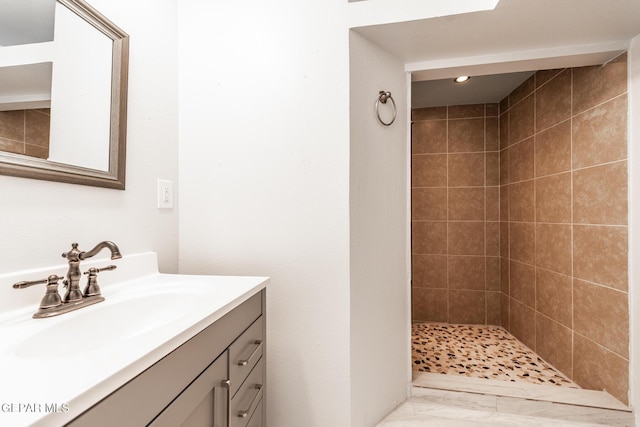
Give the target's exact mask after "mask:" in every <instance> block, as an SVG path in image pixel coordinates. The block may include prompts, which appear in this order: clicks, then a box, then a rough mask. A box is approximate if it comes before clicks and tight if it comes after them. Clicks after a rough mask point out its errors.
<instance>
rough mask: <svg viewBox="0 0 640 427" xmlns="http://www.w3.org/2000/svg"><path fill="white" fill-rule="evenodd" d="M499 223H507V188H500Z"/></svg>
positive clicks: (506, 186)
mask: <svg viewBox="0 0 640 427" xmlns="http://www.w3.org/2000/svg"><path fill="white" fill-rule="evenodd" d="M500 221H509V186H508V185H502V186H500Z"/></svg>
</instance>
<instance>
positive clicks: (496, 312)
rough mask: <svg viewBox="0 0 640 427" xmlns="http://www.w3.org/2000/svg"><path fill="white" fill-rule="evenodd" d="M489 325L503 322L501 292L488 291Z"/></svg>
mask: <svg viewBox="0 0 640 427" xmlns="http://www.w3.org/2000/svg"><path fill="white" fill-rule="evenodd" d="M486 295H487V320H486V322H487V325H496V326H498V325H500V324H501V323H502V313H501V311H502V310H501V294H500V292H487V293H486Z"/></svg>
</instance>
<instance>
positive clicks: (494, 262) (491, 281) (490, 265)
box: [485, 256, 500, 325]
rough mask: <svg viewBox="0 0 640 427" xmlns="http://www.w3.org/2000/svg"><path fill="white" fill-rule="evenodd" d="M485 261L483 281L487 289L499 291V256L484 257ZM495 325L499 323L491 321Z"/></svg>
mask: <svg viewBox="0 0 640 427" xmlns="http://www.w3.org/2000/svg"><path fill="white" fill-rule="evenodd" d="M486 261H487V264H486V265H487V267H486V268H487V275H486V278H485V283H486V284H487V291H496V292H500V258H498V257H491V256H488V257H486ZM493 324H494V325H497V324H499V323H493Z"/></svg>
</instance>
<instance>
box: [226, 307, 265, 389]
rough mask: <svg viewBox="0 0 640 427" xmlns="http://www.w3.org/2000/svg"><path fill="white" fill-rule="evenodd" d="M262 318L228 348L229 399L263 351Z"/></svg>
mask: <svg viewBox="0 0 640 427" xmlns="http://www.w3.org/2000/svg"><path fill="white" fill-rule="evenodd" d="M263 319H264V317H263V316H260V317H259V318H258V319H257V320H256V321H255V322H253V324H252V325H251V326H250V327H249V328H248V329H247V330H246V331H244V333H243V334H242V335H240V336H239V337H238V339H237V340H235V341H234V342H233V344H231V346H230V347H229V379H230V380H231V389H230V391H229V392H230V393H231V397H232V398H233V396H235V395H236V393H237V392H238V389H239V388H240V386H241V385H242V383H243V382H244V380H245V378H247V375H249V372H251V370H252V369H253V367H254V366H255V364H256V362H257V361H258V360H259V359H260V358H261V357H262V353H263V351H264V344H263V343H264V337H263V329H264V320H263Z"/></svg>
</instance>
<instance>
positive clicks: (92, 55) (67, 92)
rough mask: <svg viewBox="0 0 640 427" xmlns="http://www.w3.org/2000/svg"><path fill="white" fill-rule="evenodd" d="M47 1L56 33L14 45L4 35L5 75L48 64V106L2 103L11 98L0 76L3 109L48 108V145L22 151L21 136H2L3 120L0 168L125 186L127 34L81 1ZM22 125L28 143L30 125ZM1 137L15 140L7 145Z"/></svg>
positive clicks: (0, 67)
mask: <svg viewBox="0 0 640 427" xmlns="http://www.w3.org/2000/svg"><path fill="white" fill-rule="evenodd" d="M4 1H7V2H9V3H14V4H15V3H16V1H14V0H0V6H1V7H2V8H3V10H5V7H4V6H3V5H2V3H3V2H4ZM33 1H34V2H37V1H47V0H33ZM48 1H51V2H53V9H54V10H55V14H54V15H55V19H54V22H55V24H52V25H53V27H54V31H53V33H54V37H53V40H52V41H44V42H41V41H36V42H27V44H16V45H9V46H8V45H7V44H6V43H5V44H3V43H1V42H0V45H2V47H0V49H2V55H0V76H2V75H3V74H2V72H3V71H6V72H13V74H14V75H17V76H19V77H20V78H25V77H26V76H28V75H30V71H32V70H36V69H47V68H48V69H49V70H50V73H51V77H50V79H51V80H50V81H51V85H50V110H47V109H46V106H45V107H44V109H43V104H33V106H31V107H29V106H28V105H27V106H24V105H21V104H20V103H18V104H14V105H12V104H11V102H6V103H5V106H4V108H2V105H3V99H4V100H5V101H6V99H8V98H11V97H4V98H3V93H2V84H1V82H0V116H3V115H4V116H12V117H13V116H16V117H20V113H17V114H13V113H12V114H8V113H7V111H10V112H15V111H18V112H19V111H22V109H24V111H25V120H26V117H27V115H26V114H27V113H28V112H29V109H30V108H32V109H40V111H39V112H44V113H45V114H46V113H48V112H49V115H50V119H49V127H48V128H47V129H44V130H42V129H41V131H42V132H41V133H46V134H47V136H49V141H48V144H49V146H48V147H46V151H45V150H39V152H38V150H35V151H36V154H31V152H30V151H29V150H28V149H24V150H23V151H22V152H20V149H19V148H18V149H15V148H13V147H15V146H16V144H15V143H16V142H18V143H19V142H20V141H14V140H13V139H12V138H13V136H12V135H9V137H7V135H4V136H3V134H2V130H3V129H4V130H5V131H6V128H7V125H4V126H3V124H2V123H0V150H1V151H0V174H2V175H10V176H18V177H25V178H32V179H43V180H50V181H58V182H66V183H72V184H81V185H91V186H98V187H107V188H115V189H121V190H124V188H125V162H126V136H127V135H126V134H127V88H128V63H129V36H128V34H127V33H125V32H124V31H123V30H121V29H120V28H119V27H117V26H116V25H115V24H113V23H112V22H111V21H109V20H108V19H107V18H106V17H104V16H103V15H102V14H100V12H98V11H97V10H95V9H94V8H93V7H92V6H90V5H89V4H88V3H86V2H84V1H83V0H57V1H56V0H48ZM18 3H28V2H26V1H25V0H21V2H18ZM8 8H9V7H8V6H7V9H8ZM5 16H6V15H5ZM52 18H53V17H52ZM20 27H21V28H29V27H28V26H27V27H25V26H24V25H21V26H20ZM5 28H7V26H5ZM16 28H17V27H16ZM7 31H8V30H7ZM5 39H6V38H5ZM92 43H95V45H94V44H92ZM16 67H17V68H16ZM34 72H35V71H34ZM0 78H1V77H0ZM43 80H46V78H44V79H43ZM5 83H7V84H5V87H6V86H9V87H11V88H19V87H21V86H22V83H23V82H21V81H20V82H18V81H16V82H11V81H10V80H9V79H8V78H6V79H5ZM26 98H28V96H27V97H26ZM26 98H25V99H26ZM28 103H29V102H27V103H26V104H28ZM16 105H18V107H16ZM12 108H13V109H12ZM15 108H19V110H16V109H15ZM24 128H25V131H24V133H23V137H24V138H25V141H24V144H25V146H27V142H28V141H26V139H28V137H29V135H28V134H29V129H28V127H27V126H26V125H25V126H24ZM18 133H19V132H18ZM3 143H5V146H9V145H10V144H13V145H12V146H11V148H9V149H7V148H3V145H2V144H3ZM32 151H33V150H32Z"/></svg>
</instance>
